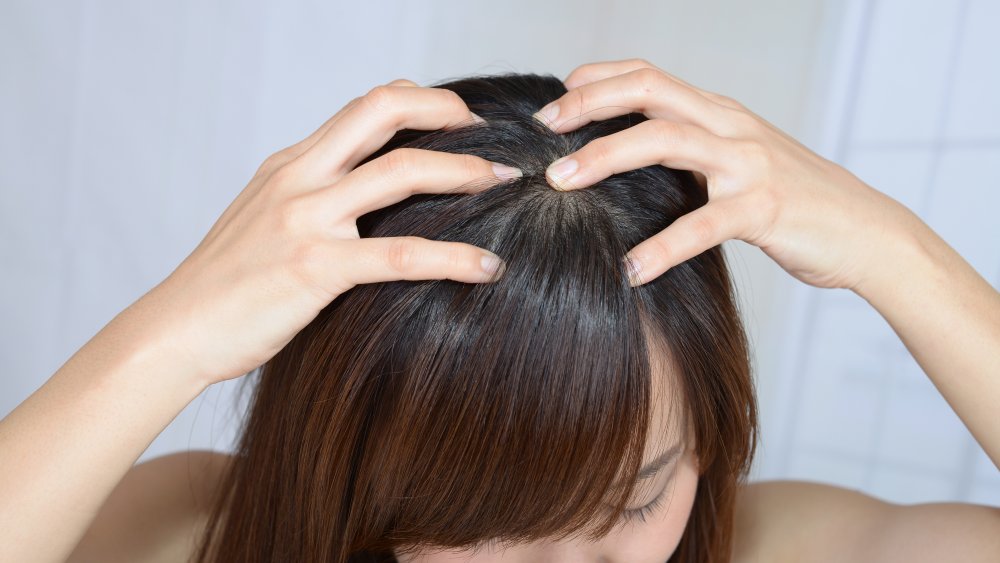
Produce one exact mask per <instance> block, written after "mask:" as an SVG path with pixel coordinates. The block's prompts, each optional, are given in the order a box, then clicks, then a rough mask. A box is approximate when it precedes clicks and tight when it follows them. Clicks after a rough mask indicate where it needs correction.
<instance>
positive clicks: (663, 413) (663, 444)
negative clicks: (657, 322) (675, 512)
mask: <svg viewBox="0 0 1000 563" xmlns="http://www.w3.org/2000/svg"><path fill="white" fill-rule="evenodd" d="M646 342H647V345H648V349H649V361H650V367H651V375H652V389H651V391H652V401H651V405H650V406H651V408H652V411H653V412H652V417H651V419H650V422H651V424H650V427H649V431H648V435H647V439H646V450H645V455H644V457H643V460H644V463H645V462H648V461H649V460H651V459H653V458H655V457H656V456H657V455H658V454H659V453H661V452H663V451H664V450H667V449H669V448H670V447H672V446H673V445H674V444H677V443H679V442H681V441H683V440H684V438H685V437H686V436H685V433H684V422H685V420H684V418H685V417H684V399H683V395H682V394H681V392H680V375H681V374H680V372H679V369H680V367H679V366H678V365H677V362H676V361H675V360H674V357H673V354H672V353H671V351H670V349H669V347H668V346H667V345H666V343H664V342H663V341H662V339H659V338H654V337H653V336H651V335H650V334H649V333H648V331H647V338H646Z"/></svg>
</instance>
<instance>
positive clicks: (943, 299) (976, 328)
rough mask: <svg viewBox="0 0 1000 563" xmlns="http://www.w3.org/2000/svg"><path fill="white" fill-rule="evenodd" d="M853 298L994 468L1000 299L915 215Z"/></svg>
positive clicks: (999, 419) (999, 440)
mask: <svg viewBox="0 0 1000 563" xmlns="http://www.w3.org/2000/svg"><path fill="white" fill-rule="evenodd" d="M908 227H909V228H907V229H904V230H902V231H899V234H901V237H899V239H898V240H899V241H900V242H899V243H898V244H893V245H886V247H885V250H884V255H883V256H881V257H879V259H878V260H877V261H878V263H879V264H880V265H879V266H878V267H877V268H873V276H872V277H871V278H869V279H867V280H865V281H864V282H863V283H862V284H861V285H860V286H859V287H857V288H855V291H856V292H857V293H858V295H860V296H861V297H863V298H864V299H865V300H867V301H868V302H869V303H870V304H871V305H872V306H873V307H875V309H876V310H878V312H879V313H880V314H881V315H882V316H883V317H884V318H885V319H886V320H887V321H888V322H889V324H890V325H891V326H892V328H893V330H895V331H896V334H897V335H899V337H900V339H901V340H902V341H903V343H904V344H905V345H906V348H907V349H908V350H909V351H910V353H911V354H912V355H913V357H914V358H915V359H916V361H917V363H919V364H920V367H921V368H922V369H923V371H924V373H926V374H927V376H928V377H930V378H931V381H932V382H933V383H934V385H935V386H936V387H937V389H938V390H939V391H940V392H941V394H942V395H943V396H944V398H945V400H947V402H948V404H949V405H951V407H952V409H954V410H955V412H956V413H957V414H958V416H959V417H960V418H961V419H962V421H963V422H964V423H965V425H966V427H968V428H969V430H970V431H971V432H972V435H973V436H974V437H975V438H976V440H977V441H978V442H979V444H980V445H981V446H982V447H983V449H984V450H985V451H986V453H987V455H989V456H990V459H992V460H993V463H994V465H996V466H997V467H998V468H1000V415H998V413H1000V293H998V292H997V291H996V290H995V289H994V288H993V287H992V286H991V285H990V284H989V283H988V282H987V281H986V280H985V279H983V277H982V276H980V275H979V274H978V273H977V272H976V271H975V269H973V268H972V266H970V265H969V263H968V262H966V261H965V259H963V258H962V257H961V256H960V255H959V254H958V253H957V252H956V251H955V250H954V249H953V248H951V246H949V245H948V244H947V243H946V242H945V241H944V240H943V239H941V237H939V236H938V235H937V233H935V232H934V231H933V230H931V229H930V228H929V227H928V226H927V225H926V224H925V223H923V221H921V220H920V219H919V218H918V217H917V216H916V215H912V221H911V224H910V225H908Z"/></svg>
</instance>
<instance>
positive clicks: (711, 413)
mask: <svg viewBox="0 0 1000 563" xmlns="http://www.w3.org/2000/svg"><path fill="white" fill-rule="evenodd" d="M437 87H439V88H446V89H449V90H452V91H454V92H456V93H457V94H458V95H459V96H460V97H461V98H462V99H463V100H464V101H465V102H466V104H467V105H468V106H469V108H470V109H471V110H472V111H473V112H475V113H477V114H478V115H480V116H482V117H483V118H485V119H486V120H487V123H486V124H480V125H473V126H469V127H463V128H457V129H452V130H447V131H445V130H438V131H414V130H403V131H400V132H398V133H397V134H396V135H395V136H394V137H393V138H392V139H391V140H390V141H389V142H388V143H387V144H386V145H385V146H384V147H383V148H382V149H380V150H379V151H378V152H376V153H375V154H373V155H371V156H370V157H369V158H368V159H366V162H367V161H368V160H371V159H373V158H377V157H378V156H380V155H382V154H385V153H386V152H388V151H390V150H393V149H396V148H399V147H415V148H420V149H427V150H436V151H444V152H451V153H468V154H474V155H477V156H480V157H483V158H486V159H488V160H492V161H497V162H502V163H504V164H509V165H511V166H516V167H519V168H521V169H522V170H523V171H524V176H523V177H522V178H520V179H518V180H515V181H511V182H507V183H501V184H499V185H497V186H495V187H492V188H489V189H487V190H485V191H482V192H480V193H476V194H435V195H428V194H418V195H414V196H411V197H410V198H408V199H406V200H405V201H402V202H400V203H397V204H394V205H392V206H389V207H386V208H384V209H380V210H378V211H375V212H372V213H369V214H367V215H365V216H363V217H361V218H360V219H359V221H358V228H359V232H360V233H361V236H400V235H415V236H421V237H426V238H430V239H437V240H452V241H463V242H468V243H471V244H474V245H477V246H480V247H482V248H485V249H488V250H491V251H492V252H494V253H496V254H497V255H499V256H500V257H502V258H503V259H504V260H505V261H506V265H507V269H506V271H505V273H504V275H503V277H502V278H501V279H500V280H499V281H497V282H495V283H484V284H469V283H461V282H456V281H451V280H428V281H399V282H390V283H381V284H368V285H361V286H357V287H355V288H352V289H351V290H350V291H348V292H347V293H345V294H343V295H342V296H340V297H339V298H338V299H336V300H335V301H334V302H333V303H331V304H330V305H329V306H327V307H326V308H325V309H324V310H323V311H322V312H321V313H320V314H319V316H318V317H317V318H316V319H315V320H314V321H313V322H311V323H310V324H309V325H308V326H306V327H305V328H304V329H303V330H302V331H301V332H300V333H299V334H298V335H296V337H295V338H294V339H293V340H292V341H291V342H289V344H288V345H287V346H286V347H285V348H284V349H283V350H281V351H280V352H279V353H278V354H277V355H276V356H275V357H274V358H272V359H271V360H270V361H268V362H266V363H265V364H264V365H263V366H261V367H260V368H259V369H258V370H255V372H254V373H252V374H251V375H249V376H248V377H247V379H250V378H253V377H255V376H259V379H255V381H256V383H257V384H256V387H255V388H254V393H253V395H252V404H251V408H250V411H249V416H248V418H247V419H246V421H245V423H244V426H243V428H242V436H241V439H240V442H239V445H238V449H237V451H236V452H235V457H234V462H233V463H232V464H231V467H230V469H229V471H228V472H227V473H226V474H225V476H224V478H223V480H222V483H221V485H220V488H219V491H218V497H217V499H216V501H215V504H214V507H213V512H212V515H211V518H210V520H209V523H208V526H207V529H206V534H205V536H204V539H205V542H204V544H203V545H202V546H201V549H200V551H199V553H198V554H197V561H199V562H202V563H205V562H208V561H212V562H213V563H221V562H229V561H232V562H237V561H238V562H241V563H246V562H278V561H282V562H284V561H303V562H313V561H332V562H335V563H349V562H350V563H358V562H361V561H392V560H393V558H392V555H391V553H392V550H393V549H395V550H396V551H397V553H398V552H401V551H406V549H407V546H420V545H424V546H437V547H442V548H470V547H473V546H475V545H477V544H482V543H485V542H493V543H496V542H498V541H500V542H504V543H510V544H514V543H518V542H527V541H536V540H540V539H543V538H545V539H561V538H564V537H567V536H569V535H576V534H579V533H583V532H585V533H586V534H587V537H588V539H599V538H600V537H602V536H603V535H605V534H607V533H608V532H610V531H612V530H613V529H614V528H615V527H616V526H617V525H618V524H616V522H618V521H619V517H620V515H621V510H622V509H624V507H625V506H626V503H627V501H628V499H629V498H630V496H631V495H632V493H633V491H632V486H631V485H628V486H625V487H624V488H618V487H612V485H616V484H617V483H620V482H625V483H632V481H633V480H634V479H635V477H636V474H637V472H638V469H639V467H640V465H641V463H642V461H643V459H642V458H643V449H644V446H645V444H646V439H647V434H648V433H650V432H652V431H653V430H652V429H651V428H650V417H651V413H652V412H653V411H652V409H653V406H652V405H653V403H652V402H653V401H654V400H656V399H655V397H653V396H652V392H651V389H652V383H653V382H652V378H653V377H666V376H661V375H658V374H656V373H653V371H652V369H651V354H652V353H653V351H654V350H653V346H651V345H650V344H649V342H651V341H649V340H647V339H646V336H645V335H647V334H652V335H653V337H654V338H653V340H655V341H656V342H660V343H662V345H663V347H664V350H667V351H668V352H669V356H670V359H671V362H672V363H673V365H674V366H675V367H676V369H675V370H674V371H675V372H676V373H671V374H670V377H671V378H672V381H673V382H674V383H673V384H672V386H671V388H672V389H674V392H673V395H672V396H671V397H670V401H671V402H673V403H676V404H678V405H681V406H682V407H683V408H682V409H681V410H683V416H682V417H679V418H678V420H681V421H682V422H681V423H682V424H685V425H690V428H691V431H692V432H691V435H692V436H693V437H694V440H695V444H694V445H693V449H694V452H695V455H696V457H697V459H698V462H699V474H700V477H699V482H698V489H697V493H696V497H695V502H694V507H693V509H692V514H691V518H690V520H689V521H688V525H687V527H686V529H685V531H684V534H683V537H682V539H681V541H680V544H679V546H678V548H677V550H676V551H675V552H674V555H673V556H672V557H671V558H670V561H671V562H674V561H677V562H685V563H688V562H690V563H694V562H699V563H706V562H710V561H711V562H723V561H728V560H729V557H730V551H731V549H732V531H733V530H732V528H733V517H734V501H735V494H736V491H737V487H738V486H739V483H740V482H741V481H742V480H743V479H744V478H745V477H746V474H747V472H748V471H749V467H750V462H751V458H752V456H753V453H754V449H755V445H756V436H757V409H756V402H755V396H754V388H753V381H752V377H751V369H750V358H749V354H748V349H747V340H746V336H745V333H744V329H743V325H742V321H741V319H740V315H739V311H738V308H737V303H736V296H735V293H734V288H733V286H732V284H731V281H730V276H729V272H728V269H727V266H726V263H725V259H724V256H723V252H722V248H721V247H720V246H716V247H714V248H711V249H709V250H707V251H705V252H703V253H702V254H700V255H698V256H696V257H694V258H692V259H690V260H688V261H686V262H684V263H682V264H680V265H678V266H675V267H674V268H672V269H670V270H669V271H667V272H666V273H665V274H664V275H662V276H660V277H659V278H657V279H656V280H654V281H652V282H649V283H647V284H645V285H643V286H639V287H635V288H632V287H630V286H629V284H628V280H627V277H626V273H625V270H624V268H623V266H622V262H621V257H622V256H623V255H624V254H625V252H626V251H628V250H629V249H630V248H631V247H632V246H634V245H635V244H637V243H639V242H640V241H642V240H644V239H645V238H648V237H649V236H652V235H653V234H654V233H656V232H658V231H660V230H661V229H663V228H665V227H666V226H668V225H669V224H670V223H671V222H672V221H674V220H675V219H677V218H678V217H680V216H681V215H683V214H685V213H687V212H689V211H692V210H693V209H695V208H697V207H699V206H701V205H704V204H705V203H706V201H707V195H706V193H705V192H704V190H703V189H701V188H700V187H699V186H698V184H697V182H696V181H695V179H694V177H693V175H692V174H691V173H690V172H687V171H680V170H672V169H669V168H665V167H663V166H649V167H645V168H642V169H638V170H632V171H627V172H623V173H620V174H615V175H614V176H611V177H610V178H607V179H606V180H603V181H601V182H598V183H597V184H595V185H594V186H591V187H587V188H583V189H580V190H576V191H571V192H560V191H556V190H554V189H552V188H551V187H550V186H548V184H547V183H546V180H545V177H544V171H545V168H546V167H547V166H548V164H549V163H551V162H552V161H553V160H555V159H556V158H558V157H560V156H563V155H565V154H568V153H569V152H571V151H573V150H576V149H578V148H580V147H582V146H584V145H585V144H586V143H587V142H588V141H591V140H593V139H596V138H598V137H601V136H604V135H608V134H610V133H614V132H617V131H621V130H623V129H625V128H627V127H630V126H631V125H634V124H636V123H639V122H641V121H643V120H645V117H644V116H642V115H641V114H637V113H633V114H629V115H626V116H621V117H617V118H613V119H607V120H603V121H597V122H593V123H589V124H587V125H584V126H583V127H581V128H579V129H578V130H575V131H572V132H570V133H566V134H557V133H553V132H551V131H550V130H548V129H547V128H545V127H544V126H542V125H540V124H538V123H536V122H535V121H534V120H533V119H532V117H531V116H532V114H533V113H534V112H535V111H537V110H538V109H539V108H541V107H542V106H543V105H545V104H546V103H548V102H549V101H551V100H554V99H555V98H557V97H559V96H560V95H562V94H563V93H564V92H566V89H565V87H564V86H563V84H562V82H561V81H560V80H559V79H557V78H555V77H554V76H551V75H546V76H541V75H535V74H506V75H494V76H476V77H468V78H464V79H460V80H455V81H451V82H448V83H444V84H438V85H437ZM605 502H607V503H609V504H610V505H611V506H613V507H616V509H615V510H609V509H608V507H607V506H606V505H605V504H604V503H605Z"/></svg>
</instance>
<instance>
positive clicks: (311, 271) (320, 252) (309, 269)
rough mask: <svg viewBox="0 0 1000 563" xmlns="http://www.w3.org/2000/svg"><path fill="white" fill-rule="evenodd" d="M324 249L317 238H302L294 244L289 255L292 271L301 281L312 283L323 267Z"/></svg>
mask: <svg viewBox="0 0 1000 563" xmlns="http://www.w3.org/2000/svg"><path fill="white" fill-rule="evenodd" d="M325 255H326V249H325V248H324V245H323V243H322V242H320V241H317V240H302V241H301V242H299V243H298V244H296V245H295V248H294V250H293V251H292V257H291V261H292V263H291V269H292V273H293V274H294V275H295V276H296V277H297V278H298V279H299V280H300V281H303V282H307V283H313V282H314V280H316V279H317V274H318V272H320V271H321V270H322V269H323V266H322V265H323V263H324V261H325V259H326V258H325Z"/></svg>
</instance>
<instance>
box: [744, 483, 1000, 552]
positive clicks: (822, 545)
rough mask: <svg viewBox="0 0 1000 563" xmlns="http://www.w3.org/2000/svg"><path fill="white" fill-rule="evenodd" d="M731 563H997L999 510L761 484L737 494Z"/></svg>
mask: <svg viewBox="0 0 1000 563" xmlns="http://www.w3.org/2000/svg"><path fill="white" fill-rule="evenodd" d="M735 520H736V524H735V526H736V532H735V542H734V543H735V545H734V550H733V561H734V563H756V562H764V561H769V562H775V563H783V562H792V561H796V562H805V563H809V562H815V563H822V562H833V561H873V562H889V563H892V562H903V561H906V562H919V561H935V562H937V561H970V562H979V561H982V562H987V561H990V562H996V561H998V560H1000V508H997V507H994V506H984V505H977V504H965V503H958V502H935V503H924V504H914V505H901V504H894V503H890V502H886V501H884V500H881V499H878V498H876V497H873V496H870V495H867V494H865V493H863V492H861V491H857V490H853V489H847V488H843V487H838V486H834V485H828V484H823V483H815V482H809V481H786V480H782V481H762V482H757V483H751V484H748V485H744V486H743V487H742V488H741V489H740V491H739V493H738V494H737V504H736V517H735Z"/></svg>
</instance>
